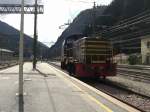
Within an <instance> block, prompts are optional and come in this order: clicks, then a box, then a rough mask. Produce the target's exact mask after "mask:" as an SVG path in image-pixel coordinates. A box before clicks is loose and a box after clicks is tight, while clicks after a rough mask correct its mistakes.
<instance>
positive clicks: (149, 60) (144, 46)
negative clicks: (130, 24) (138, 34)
mask: <svg viewBox="0 0 150 112" xmlns="http://www.w3.org/2000/svg"><path fill="white" fill-rule="evenodd" d="M148 43H149V45H148ZM141 54H142V63H143V64H150V35H147V36H143V37H142V39H141Z"/></svg>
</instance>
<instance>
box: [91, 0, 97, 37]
mask: <svg viewBox="0 0 150 112" xmlns="http://www.w3.org/2000/svg"><path fill="white" fill-rule="evenodd" d="M95 20H96V2H95V1H94V5H93V25H92V29H93V36H95V33H96V31H95V26H96V25H95Z"/></svg>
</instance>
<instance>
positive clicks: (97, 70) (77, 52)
mask: <svg viewBox="0 0 150 112" xmlns="http://www.w3.org/2000/svg"><path fill="white" fill-rule="evenodd" d="M61 68H62V69H66V70H67V71H68V72H69V73H70V75H72V74H73V75H74V76H76V77H103V78H105V77H107V76H115V75H116V64H115V63H114V62H113V48H112V45H111V43H110V42H109V41H106V40H104V39H100V38H90V37H84V38H81V39H76V38H68V39H66V40H65V41H64V43H63V46H62V56H61Z"/></svg>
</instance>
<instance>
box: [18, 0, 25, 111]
mask: <svg viewBox="0 0 150 112" xmlns="http://www.w3.org/2000/svg"><path fill="white" fill-rule="evenodd" d="M23 36H24V0H22V2H21V22H20V44H19V94H18V95H19V108H18V109H19V112H23V111H24V105H23V102H24V100H23Z"/></svg>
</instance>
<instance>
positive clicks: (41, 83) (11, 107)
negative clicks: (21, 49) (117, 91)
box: [0, 63, 139, 112]
mask: <svg viewBox="0 0 150 112" xmlns="http://www.w3.org/2000/svg"><path fill="white" fill-rule="evenodd" d="M18 69H19V67H18V66H14V67H11V68H8V69H5V70H1V71H0V112H18V106H19V102H18V96H17V95H16V93H17V92H18ZM24 112H139V111H138V110H136V109H134V108H132V107H130V106H128V105H126V104H124V103H122V102H120V101H118V100H116V99H114V98H112V97H110V96H108V95H106V94H104V93H102V92H100V91H98V90H96V89H95V88H93V87H91V86H89V85H87V84H85V83H83V82H81V81H79V80H77V79H75V78H73V77H70V76H69V75H67V74H66V73H64V72H62V71H60V70H58V69H56V68H54V67H53V66H50V65H48V64H47V63H38V64H37V71H33V70H32V64H31V63H25V64H24Z"/></svg>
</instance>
